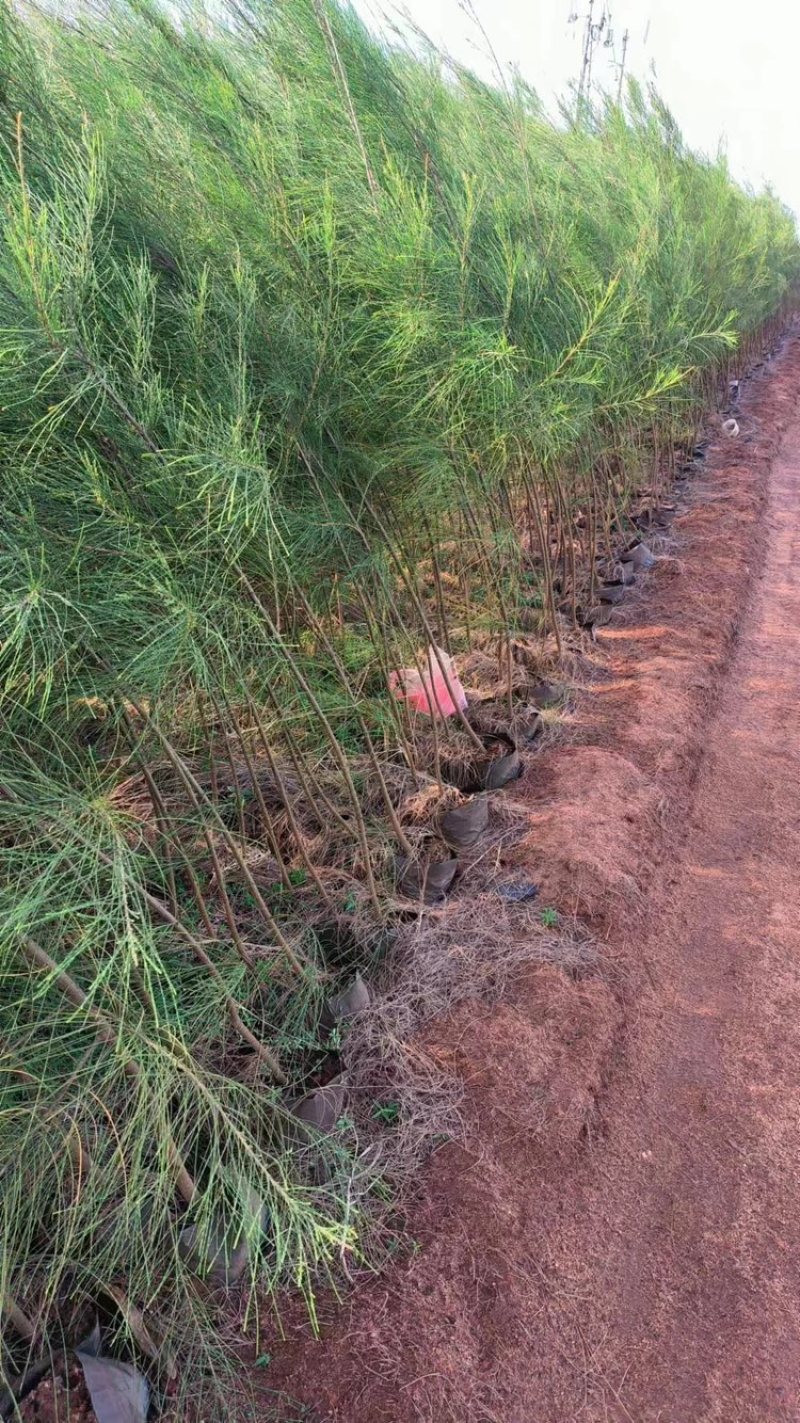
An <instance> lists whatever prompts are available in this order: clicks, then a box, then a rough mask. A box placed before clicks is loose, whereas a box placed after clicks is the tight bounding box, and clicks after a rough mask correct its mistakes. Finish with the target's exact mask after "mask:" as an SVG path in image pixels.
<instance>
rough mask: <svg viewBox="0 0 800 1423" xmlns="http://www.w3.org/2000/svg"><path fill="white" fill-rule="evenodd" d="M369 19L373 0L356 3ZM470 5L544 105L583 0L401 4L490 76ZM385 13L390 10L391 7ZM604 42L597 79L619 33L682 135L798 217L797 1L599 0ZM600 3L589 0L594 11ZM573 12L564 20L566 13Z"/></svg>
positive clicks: (611, 79)
mask: <svg viewBox="0 0 800 1423" xmlns="http://www.w3.org/2000/svg"><path fill="white" fill-rule="evenodd" d="M356 3H357V8H358V9H359V10H360V12H361V13H362V14H364V16H365V18H367V19H369V20H370V22H371V23H372V24H375V23H376V22H378V23H379V21H378V20H377V17H378V16H379V15H380V13H381V10H382V9H383V6H382V4H381V0H356ZM470 5H471V6H472V8H473V9H474V12H475V14H476V15H477V16H478V19H479V21H480V25H481V26H483V28H484V29H485V30H486V33H487V35H488V37H489V39H490V40H491V44H492V48H493V49H494V51H495V54H496V55H497V57H498V59H499V61H500V63H501V64H503V65H508V64H516V65H517V66H518V67H519V69H520V70H521V71H522V73H523V75H524V76H525V78H526V79H528V80H530V81H531V82H532V83H533V84H534V86H535V87H536V89H537V90H538V91H539V94H540V96H541V98H542V99H543V100H544V101H545V103H546V104H547V105H548V106H550V105H551V104H553V102H554V98H555V96H556V95H559V94H564V93H565V92H566V90H567V88H568V85H569V82H570V80H572V79H577V77H578V73H579V70H580V59H581V38H582V34H583V30H584V19H583V17H585V15H586V11H587V9H588V0H467V3H466V4H465V3H463V0H405V8H406V9H407V11H408V13H409V14H410V15H411V17H412V19H413V20H414V21H415V22H416V23H417V24H418V25H419V26H420V28H421V29H423V30H424V31H425V32H426V33H427V34H428V35H429V36H430V38H431V39H433V40H434V41H435V42H436V43H437V44H438V45H439V46H440V47H442V48H445V49H447V50H449V51H450V53H451V54H452V55H453V56H454V57H455V58H456V59H458V60H460V61H461V62H462V63H465V64H468V65H469V66H470V67H471V68H473V69H476V70H477V71H478V72H479V73H481V74H482V75H483V76H484V77H486V78H490V77H491V76H492V71H493V61H492V58H491V56H490V54H489V53H488V51H487V46H486V42H485V40H484V39H483V38H482V36H481V33H480V26H479V25H477V24H476V23H475V21H474V19H473V18H471V16H470V13H469V8H470ZM386 8H387V10H389V11H390V13H393V14H395V15H396V13H397V12H394V11H391V10H390V7H389V6H387V7H386ZM608 8H610V10H611V17H612V30H613V34H614V40H615V45H614V50H613V51H612V50H611V49H606V48H600V49H598V50H597V51H596V54H597V65H596V71H597V77H598V78H600V79H601V80H604V81H605V83H606V84H607V85H608V86H609V87H614V88H615V87H616V71H615V70H614V66H613V59H614V53H616V58H617V60H618V59H619V57H620V55H621V48H622V35H623V32H624V30H625V29H626V28H627V29H628V30H629V31H630V43H629V47H628V68H629V69H630V70H632V72H633V73H634V74H636V76H637V77H638V78H640V79H643V80H646V79H648V78H649V77H652V70H651V66H653V65H654V66H655V81H656V85H657V88H658V89H659V91H660V93H661V94H662V96H663V98H664V99H665V101H666V102H667V104H668V105H669V107H670V108H671V109H672V111H673V113H674V114H675V117H676V119H677V121H678V124H679V126H680V127H681V129H682V130H683V133H684V135H685V137H686V139H687V141H688V142H689V143H690V144H691V145H692V147H694V148H700V149H702V150H704V151H705V152H709V153H712V154H713V153H715V152H716V150H717V148H718V146H719V143H720V140H721V141H722V142H723V144H724V147H725V149H726V151H727V153H728V158H729V161H730V166H731V170H732V172H733V173H734V175H735V176H736V177H737V178H739V179H742V180H745V181H747V182H750V183H752V184H753V185H754V186H755V187H756V188H758V187H761V186H762V184H763V183H764V182H765V181H767V182H769V183H771V184H772V186H773V187H774V188H775V190H776V192H777V193H778V195H779V197H781V198H782V199H783V201H784V202H785V203H787V204H788V205H789V207H791V208H793V209H794V211H795V213H797V214H798V215H800V5H798V3H797V0H756V3H753V0H611V3H610V4H609V7H608ZM602 10H603V0H595V17H596V18H599V15H600V14H601V13H602ZM575 12H577V13H578V15H579V17H580V18H579V20H578V21H577V22H576V23H574V24H569V23H568V16H569V15H570V13H575Z"/></svg>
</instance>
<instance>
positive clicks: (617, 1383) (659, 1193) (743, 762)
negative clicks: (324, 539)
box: [264, 330, 800, 1423]
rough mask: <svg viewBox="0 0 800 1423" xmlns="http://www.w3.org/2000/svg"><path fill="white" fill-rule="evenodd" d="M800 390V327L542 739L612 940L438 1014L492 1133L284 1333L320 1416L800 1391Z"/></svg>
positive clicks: (542, 1422)
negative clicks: (338, 1291)
mask: <svg viewBox="0 0 800 1423" xmlns="http://www.w3.org/2000/svg"><path fill="white" fill-rule="evenodd" d="M798 391H800V335H798V333H797V331H796V330H795V331H793V332H791V333H790V334H789V336H788V337H787V338H786V339H785V341H784V343H783V346H782V348H781V350H780V352H779V354H778V355H777V356H776V357H775V358H774V359H773V360H772V361H771V362H769V364H768V365H767V366H766V367H765V368H764V369H762V370H761V371H760V372H758V373H756V374H755V375H754V376H753V377H752V378H751V379H750V380H749V382H748V383H747V385H746V386H744V387H743V395H742V399H741V405H742V412H743V413H742V416H741V418H740V422H739V423H740V426H741V434H740V436H739V438H738V439H736V440H730V441H720V442H718V443H716V444H714V445H713V446H712V449H711V451H710V455H709V459H708V461H707V463H706V466H705V469H704V471H703V473H702V475H701V476H700V477H699V478H697V479H695V480H693V481H692V482H691V486H690V487H687V491H686V494H685V496H684V497H683V502H684V504H685V510H684V512H683V513H682V514H681V515H680V517H679V518H678V519H677V521H676V524H675V528H674V539H673V542H672V545H671V548H670V550H669V556H667V557H664V558H662V559H661V560H660V561H659V563H658V565H657V567H656V569H655V571H654V573H653V574H652V575H651V576H650V577H649V579H648V580H647V583H646V586H645V587H644V589H642V587H641V585H639V586H637V588H636V590H634V593H633V595H632V597H631V599H630V600H629V601H628V602H627V603H626V604H625V606H624V608H623V610H622V611H621V613H620V614H619V615H616V614H615V617H614V620H613V622H612V624H611V625H610V626H609V627H607V628H606V629H604V630H603V631H602V632H601V633H600V634H599V643H598V648H597V664H598V666H597V674H598V675H597V676H596V677H593V678H592V679H591V680H590V681H589V683H588V684H587V686H586V687H585V688H584V689H583V690H582V691H581V692H579V694H578V697H577V712H576V717H575V721H574V724H573V733H574V734H573V735H572V737H571V738H570V740H569V743H568V744H567V745H565V746H562V747H555V748H553V749H551V750H549V751H548V752H547V753H546V754H543V755H542V756H541V757H539V758H533V759H532V760H531V761H530V763H529V765H528V769H527V771H526V776H525V779H524V780H523V781H522V782H521V783H520V787H519V794H520V798H522V799H526V800H527V802H528V805H529V807H530V813H531V829H530V835H529V836H528V837H527V840H526V842H525V843H524V844H523V845H521V846H520V847H519V851H518V857H519V859H520V862H521V863H524V865H525V866H526V868H527V869H528V870H529V871H532V872H533V874H534V876H535V877H536V878H537V879H538V880H539V881H540V883H541V885H542V893H541V902H542V903H545V904H555V905H557V906H558V907H559V909H560V910H561V911H562V912H564V913H567V914H573V913H575V914H577V915H579V916H580V917H581V918H582V919H583V920H584V921H585V922H587V923H588V924H589V925H590V927H591V928H592V929H593V930H594V932H595V934H596V935H597V936H598V938H599V940H600V945H601V950H602V954H601V962H600V967H599V970H597V971H594V972H593V973H592V974H591V976H589V977H586V978H583V979H582V980H580V981H576V980H575V979H574V978H570V977H568V976H567V975H566V974H562V973H561V972H560V971H558V970H557V969H555V968H552V967H550V968H543V969H537V970H532V971H530V972H528V973H527V974H526V975H525V976H524V977H523V978H521V979H520V980H519V981H518V982H517V983H516V985H515V988H514V990H513V992H511V993H510V994H509V995H508V996H507V998H506V1000H505V1001H504V1002H503V1003H502V1004H501V1005H500V1006H499V1007H498V1006H497V1005H495V1006H493V1007H491V1008H489V1007H485V1006H483V1005H481V1004H477V1005H476V1004H470V1005H468V1006H462V1008H461V1009H459V1010H458V1011H457V1012H456V1013H455V1014H454V1015H453V1016H451V1017H449V1018H448V1019H447V1020H446V1021H444V1022H440V1023H439V1024H437V1031H436V1033H435V1041H432V1042H431V1044H430V1046H431V1047H432V1048H433V1049H434V1050H435V1051H436V1053H437V1055H441V1054H442V1053H444V1054H446V1055H447V1057H448V1059H449V1060H450V1061H451V1063H452V1064H453V1066H454V1068H455V1070H456V1071H458V1072H459V1073H460V1074H461V1075H462V1076H463V1078H464V1082H465V1084H466V1091H467V1116H468V1137H467V1140H466V1144H465V1145H463V1146H456V1145H454V1144H451V1145H449V1146H447V1147H446V1148H444V1149H443V1150H442V1151H440V1152H439V1153H438V1155H437V1156H436V1157H435V1158H434V1160H433V1161H432V1162H431V1164H430V1166H429V1169H428V1171H427V1174H426V1178H425V1181H424V1183H423V1191H422V1197H421V1200H420V1203H419V1205H418V1206H417V1207H416V1209H415V1212H414V1216H413V1219H412V1222H411V1225H412V1229H413V1232H414V1234H415V1236H416V1237H417V1239H418V1240H419V1242H420V1245H421V1249H420V1250H419V1252H418V1253H417V1254H416V1255H415V1256H414V1258H413V1259H411V1260H410V1262H408V1263H406V1264H404V1265H402V1266H397V1267H395V1268H394V1269H393V1270H391V1271H389V1272H387V1273H386V1274H385V1275H384V1276H383V1277H381V1278H379V1279H376V1280H373V1281H371V1282H369V1283H368V1284H366V1285H365V1286H363V1287H362V1288H360V1289H359V1290H358V1291H356V1292H355V1293H354V1295H353V1296H352V1297H351V1298H350V1299H349V1300H347V1301H345V1303H344V1304H343V1305H341V1306H339V1307H338V1308H337V1309H331V1312H330V1317H329V1318H327V1319H323V1337H322V1339H321V1340H319V1341H314V1340H313V1339H311V1338H310V1337H309V1334H308V1332H307V1331H304V1330H300V1329H298V1331H297V1333H295V1334H293V1335H292V1337H291V1339H290V1340H289V1342H288V1343H287V1344H286V1345H285V1346H282V1347H280V1348H278V1349H277V1351H276V1356H275V1358H274V1360H273V1363H272V1364H271V1365H270V1368H269V1370H268V1382H269V1385H270V1388H271V1389H275V1390H276V1391H278V1392H279V1391H281V1390H286V1393H287V1394H289V1395H291V1397H292V1398H293V1399H296V1400H298V1401H299V1403H302V1404H305V1405H307V1406H308V1409H309V1412H308V1413H307V1414H303V1416H304V1417H312V1418H315V1419H319V1420H326V1423H334V1420H335V1423H378V1420H381V1423H401V1421H402V1423H411V1420H425V1423H573V1420H579V1419H580V1420H584V1423H601V1421H602V1423H609V1420H613V1423H782V1420H787V1423H788V1420H797V1419H798V1418H800V1211H798V1167H797V1160H798V1145H799V1129H800V912H799V911H800V906H799V905H798V898H799V897H800V890H799V889H798V883H799V881H800V737H799V736H798V730H797V717H798V706H799V705H800V636H799V635H798V628H800V411H798V409H797V392H798ZM276 1397H277V1392H276V1393H270V1394H269V1395H268V1396H267V1395H266V1394H265V1398H264V1411H265V1416H274V1415H271V1414H270V1413H269V1409H270V1408H271V1407H272V1405H273V1404H274V1401H275V1399H276ZM287 1416H292V1417H297V1416H298V1413H297V1411H295V1412H294V1413H291V1414H287Z"/></svg>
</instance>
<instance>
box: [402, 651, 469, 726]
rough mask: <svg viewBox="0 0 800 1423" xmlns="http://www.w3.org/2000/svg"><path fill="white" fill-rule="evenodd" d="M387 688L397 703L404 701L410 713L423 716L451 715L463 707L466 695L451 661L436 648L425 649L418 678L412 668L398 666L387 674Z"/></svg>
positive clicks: (462, 709) (416, 672)
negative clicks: (420, 713) (397, 670)
mask: <svg viewBox="0 0 800 1423" xmlns="http://www.w3.org/2000/svg"><path fill="white" fill-rule="evenodd" d="M443 669H444V670H443ZM445 672H446V673H447V681H446V680H445V676H444V673H445ZM448 682H449V683H450V687H449V688H448V685H447V683H448ZM389 685H390V687H391V689H392V691H393V692H394V695H395V696H396V697H397V699H398V701H401V702H408V705H409V706H410V707H411V708H412V710H413V711H416V712H422V713H423V714H424V715H425V716H441V717H445V716H453V715H454V714H455V713H456V712H457V711H466V708H467V696H466V693H465V691H464V688H463V687H462V685H461V682H460V681H459V678H458V673H457V672H456V670H455V667H454V666H453V661H452V658H450V657H448V655H447V653H446V652H443V651H442V649H441V648H440V647H433V646H431V647H429V648H428V655H427V666H426V667H425V669H424V671H423V673H422V675H420V673H419V672H418V671H417V669H416V667H402V668H401V669H400V671H399V672H393V673H392V674H391V677H390V678H389ZM451 691H452V695H451Z"/></svg>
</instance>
